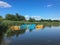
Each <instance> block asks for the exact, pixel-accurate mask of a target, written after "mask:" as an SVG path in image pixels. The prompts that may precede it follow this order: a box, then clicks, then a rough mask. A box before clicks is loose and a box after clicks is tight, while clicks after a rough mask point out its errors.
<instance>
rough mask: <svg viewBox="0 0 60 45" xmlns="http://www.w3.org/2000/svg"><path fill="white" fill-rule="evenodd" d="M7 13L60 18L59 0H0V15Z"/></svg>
mask: <svg viewBox="0 0 60 45" xmlns="http://www.w3.org/2000/svg"><path fill="white" fill-rule="evenodd" d="M7 13H10V14H15V13H19V14H21V15H24V16H25V17H35V18H36V19H39V18H40V19H41V18H42V19H58V20H60V0H0V15H1V16H5V15H6V14H7Z"/></svg>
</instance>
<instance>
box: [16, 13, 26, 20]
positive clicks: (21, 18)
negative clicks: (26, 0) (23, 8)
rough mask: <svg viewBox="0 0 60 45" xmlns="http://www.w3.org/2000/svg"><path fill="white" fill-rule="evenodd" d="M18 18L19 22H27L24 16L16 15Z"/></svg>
mask: <svg viewBox="0 0 60 45" xmlns="http://www.w3.org/2000/svg"><path fill="white" fill-rule="evenodd" d="M16 17H17V20H18V21H23V20H26V19H25V17H24V16H22V15H19V14H18V13H16Z"/></svg>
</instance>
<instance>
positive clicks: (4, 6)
mask: <svg viewBox="0 0 60 45" xmlns="http://www.w3.org/2000/svg"><path fill="white" fill-rule="evenodd" d="M0 7H1V8H9V7H12V6H11V5H10V4H8V3H7V2H4V1H0Z"/></svg>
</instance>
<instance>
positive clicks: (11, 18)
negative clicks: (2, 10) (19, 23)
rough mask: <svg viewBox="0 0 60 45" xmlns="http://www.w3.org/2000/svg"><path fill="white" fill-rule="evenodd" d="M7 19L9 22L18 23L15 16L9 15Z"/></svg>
mask: <svg viewBox="0 0 60 45" xmlns="http://www.w3.org/2000/svg"><path fill="white" fill-rule="evenodd" d="M5 18H6V19H7V20H12V21H16V20H17V18H16V16H15V15H13V14H7V15H6V17H5Z"/></svg>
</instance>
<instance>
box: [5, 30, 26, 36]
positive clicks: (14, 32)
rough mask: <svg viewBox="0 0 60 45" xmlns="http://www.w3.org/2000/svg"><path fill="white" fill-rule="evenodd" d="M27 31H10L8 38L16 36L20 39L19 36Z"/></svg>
mask: <svg viewBox="0 0 60 45" xmlns="http://www.w3.org/2000/svg"><path fill="white" fill-rule="evenodd" d="M25 31H26V30H13V31H12V30H10V31H9V32H8V33H7V35H6V36H7V37H11V36H15V35H16V37H18V36H19V35H21V34H24V33H25Z"/></svg>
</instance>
